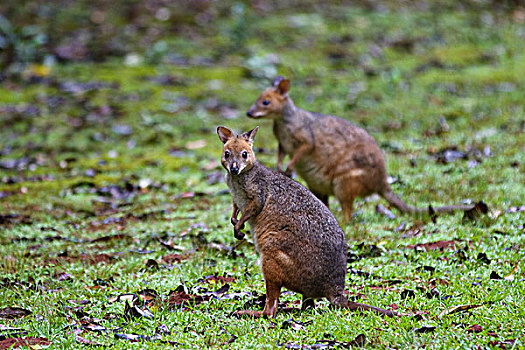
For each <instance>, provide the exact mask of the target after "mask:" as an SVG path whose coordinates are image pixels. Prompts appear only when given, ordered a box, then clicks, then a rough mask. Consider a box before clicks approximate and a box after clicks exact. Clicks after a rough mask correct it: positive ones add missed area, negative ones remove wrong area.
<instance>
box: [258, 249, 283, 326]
mask: <svg viewBox="0 0 525 350" xmlns="http://www.w3.org/2000/svg"><path fill="white" fill-rule="evenodd" d="M261 261H262V271H263V275H264V282H265V284H266V304H265V305H264V310H263V316H269V317H275V315H276V314H277V304H278V303H279V296H280V295H281V287H282V285H283V282H282V276H283V272H282V270H281V267H280V266H279V264H278V263H277V262H276V261H275V260H273V259H271V258H270V259H268V258H265V257H264V256H262V259H261Z"/></svg>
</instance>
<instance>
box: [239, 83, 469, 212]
mask: <svg viewBox="0 0 525 350" xmlns="http://www.w3.org/2000/svg"><path fill="white" fill-rule="evenodd" d="M289 90H290V81H289V80H287V79H284V78H283V77H277V78H275V80H274V82H273V85H272V86H271V87H270V88H267V89H266V90H264V91H263V92H262V93H261V94H260V95H259V97H258V98H257V101H255V103H254V104H253V105H252V106H251V107H250V109H249V110H248V112H247V113H246V114H247V115H248V116H249V117H251V118H269V119H272V120H273V123H274V124H273V133H274V135H275V137H276V138H277V140H278V141H279V149H278V159H277V169H278V170H279V171H281V166H282V161H283V158H284V156H285V155H286V154H288V155H289V156H290V157H291V159H290V162H289V163H288V167H287V169H286V171H285V172H284V173H285V174H286V175H288V176H290V175H291V171H292V169H295V170H296V171H297V173H298V174H299V175H300V176H301V177H302V178H303V179H304V180H305V181H306V182H307V183H308V187H309V189H310V191H312V192H313V193H314V194H315V195H316V196H317V197H318V198H319V199H320V200H321V201H322V202H323V203H325V204H326V205H328V197H329V196H331V195H335V197H336V198H337V199H338V200H339V202H340V203H341V207H342V210H343V215H344V217H345V219H346V220H350V219H351V218H352V208H353V203H354V199H355V198H356V197H366V196H368V195H371V194H373V193H378V194H380V195H381V196H383V197H384V198H385V199H386V200H387V201H388V202H389V203H390V204H392V205H393V206H394V207H396V208H397V209H398V210H400V211H401V212H405V213H412V214H414V213H426V212H428V208H416V207H413V206H411V205H407V204H406V203H405V202H403V201H402V200H401V199H400V198H399V197H397V196H396V195H395V194H394V193H393V192H392V189H391V188H390V185H389V184H388V182H387V173H386V166H385V159H384V158H383V154H382V152H381V149H380V148H379V146H378V145H377V143H376V141H375V140H374V138H373V137H372V136H370V135H369V134H368V133H367V132H366V131H365V130H363V129H362V128H360V127H358V126H356V125H354V124H352V123H351V122H349V121H347V120H345V119H342V118H338V117H335V116H331V115H323V114H319V113H314V112H308V111H305V110H303V109H301V108H298V107H296V106H295V105H294V103H293V101H292V99H291V98H290V96H289V95H288V91H289ZM470 208H472V206H445V207H437V208H434V210H435V211H436V212H453V211H455V210H466V209H470Z"/></svg>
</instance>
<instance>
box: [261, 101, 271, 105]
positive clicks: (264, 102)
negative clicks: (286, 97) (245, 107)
mask: <svg viewBox="0 0 525 350" xmlns="http://www.w3.org/2000/svg"><path fill="white" fill-rule="evenodd" d="M262 104H263V106H268V105H269V104H270V101H268V100H264V101H263V102H262Z"/></svg>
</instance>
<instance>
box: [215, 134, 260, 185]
mask: <svg viewBox="0 0 525 350" xmlns="http://www.w3.org/2000/svg"><path fill="white" fill-rule="evenodd" d="M258 129H259V127H256V128H255V129H253V130H251V131H248V132H245V133H244V134H241V135H234V134H233V132H232V131H231V130H230V129H228V128H225V127H223V126H219V127H218V128H217V134H218V135H219V138H220V140H221V141H222V142H223V143H224V147H223V149H222V157H221V163H222V166H223V167H224V169H226V170H227V171H228V173H230V174H231V175H234V176H235V175H239V174H242V173H243V172H245V171H248V170H250V169H251V168H252V167H253V164H254V163H255V154H254V153H253V149H252V146H253V140H254V138H255V134H256V133H257V130H258Z"/></svg>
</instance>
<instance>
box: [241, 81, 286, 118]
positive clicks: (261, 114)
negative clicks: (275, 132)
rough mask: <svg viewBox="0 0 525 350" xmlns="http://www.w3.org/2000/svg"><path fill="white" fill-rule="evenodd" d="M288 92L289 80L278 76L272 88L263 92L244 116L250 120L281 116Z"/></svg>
mask: <svg viewBox="0 0 525 350" xmlns="http://www.w3.org/2000/svg"><path fill="white" fill-rule="evenodd" d="M288 91H290V80H288V79H284V78H283V77H281V76H278V77H277V78H275V79H274V80H273V83H272V86H271V87H269V88H268V89H266V90H264V91H263V92H262V93H261V94H260V95H259V97H258V98H257V101H255V103H254V104H253V105H252V106H251V107H250V109H249V110H248V112H246V115H247V116H248V117H250V118H265V117H267V118H275V117H279V116H281V115H282V112H283V109H284V107H285V105H286V102H287V101H286V100H287V98H288Z"/></svg>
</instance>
